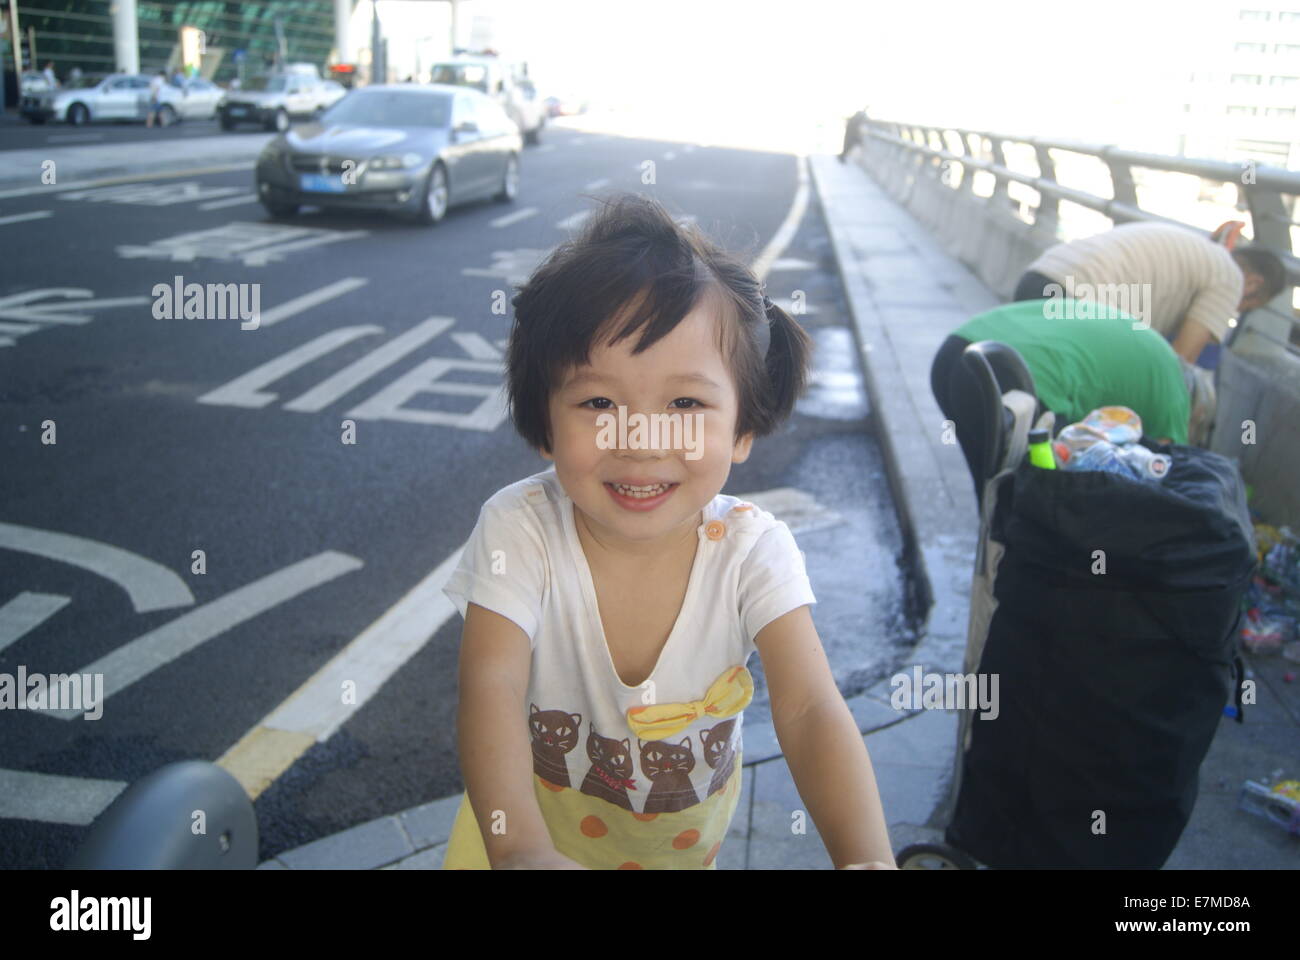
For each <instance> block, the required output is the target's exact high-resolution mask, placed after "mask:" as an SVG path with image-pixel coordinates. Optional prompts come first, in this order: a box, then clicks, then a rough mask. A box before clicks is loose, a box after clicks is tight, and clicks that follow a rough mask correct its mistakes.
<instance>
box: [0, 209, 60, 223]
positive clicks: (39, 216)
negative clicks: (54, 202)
mask: <svg viewBox="0 0 1300 960" xmlns="http://www.w3.org/2000/svg"><path fill="white" fill-rule="evenodd" d="M52 216H54V211H53V210H36V211H33V212H32V213H15V214H14V215H13V216H11V217H0V226H3V225H4V224H6V223H23V222H24V221H26V220H44V219H45V218H46V217H52Z"/></svg>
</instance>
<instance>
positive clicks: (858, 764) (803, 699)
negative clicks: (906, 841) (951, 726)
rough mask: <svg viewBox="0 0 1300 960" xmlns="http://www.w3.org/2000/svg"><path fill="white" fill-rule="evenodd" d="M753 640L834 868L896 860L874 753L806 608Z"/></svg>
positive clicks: (780, 729)
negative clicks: (838, 684) (873, 766)
mask: <svg viewBox="0 0 1300 960" xmlns="http://www.w3.org/2000/svg"><path fill="white" fill-rule="evenodd" d="M754 645H755V646H756V647H757V648H758V653H759V656H760V657H761V658H762V661H763V674H764V675H765V676H766V677H767V684H768V689H769V691H770V694H771V702H772V721H773V725H774V726H775V727H776V736H777V740H779V741H780V743H781V750H782V752H783V753H784V754H785V759H786V763H787V764H789V766H790V772H791V773H792V774H793V775H794V782H795V786H796V787H797V788H798V789H799V796H800V797H802V798H803V801H804V803H805V804H807V806H808V813H809V814H810V815H811V816H812V819H813V823H814V824H816V826H817V830H818V832H819V833H820V834H821V837H822V842H823V843H825V844H826V852H827V853H829V854H830V857H831V860H832V862H833V863H834V864H835V867H836V868H837V869H840V868H843V867H848V866H849V865H851V864H864V863H868V862H872V861H876V862H879V863H881V864H883V865H885V866H886V867H894V866H895V864H894V855H893V852H892V850H891V849H890V844H889V831H888V828H887V827H886V825H885V812H884V808H883V807H882V806H881V803H880V792H879V790H878V789H877V788H876V777H875V773H874V772H873V771H872V769H871V758H870V757H869V756H868V755H867V747H866V744H865V743H864V742H863V740H862V734H861V733H860V732H859V730H858V726H857V723H856V722H855V721H854V719H853V714H852V713H850V712H849V708H848V705H847V704H845V702H844V698H843V697H842V696H840V692H839V689H838V688H837V687H836V686H835V678H834V677H833V676H832V674H831V670H830V664H829V663H827V662H826V654H825V652H824V651H823V650H822V645H821V640H820V638H819V637H818V636H817V628H816V627H815V626H814V625H813V621H812V615H811V614H810V613H809V610H808V607H807V606H802V607H798V608H797V609H795V610H791V611H790V612H789V613H787V614H785V615H783V616H780V617H777V618H776V619H775V620H773V621H772V622H771V623H769V624H768V625H767V626H765V627H764V628H763V629H762V630H760V631H759V632H758V635H757V636H756V637H755V638H754Z"/></svg>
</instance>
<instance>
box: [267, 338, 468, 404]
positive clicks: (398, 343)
mask: <svg viewBox="0 0 1300 960" xmlns="http://www.w3.org/2000/svg"><path fill="white" fill-rule="evenodd" d="M455 322H456V321H455V320H453V319H452V318H451V317H430V318H429V319H428V320H425V321H423V322H421V323H419V324H417V325H416V326H414V327H412V328H411V329H410V330H407V331H406V332H405V333H403V334H401V335H400V336H397V337H394V338H393V339H392V340H390V341H388V343H385V344H384V345H383V346H381V347H378V348H376V349H374V350H372V351H371V352H370V353H367V354H366V355H365V356H364V357H362V358H361V359H360V360H357V361H356V362H354V363H351V364H349V365H348V366H346V367H344V368H343V369H342V370H340V371H339V372H338V373H336V374H334V375H333V376H332V377H329V378H328V379H326V380H324V381H322V382H321V383H318V384H317V385H316V386H314V387H312V388H311V389H310V390H308V391H307V392H306V393H304V394H303V395H302V396H300V397H297V398H296V399H294V400H291V401H289V402H288V403H286V404H285V405H284V409H286V410H296V411H298V412H299V413H315V412H317V411H318V410H323V409H325V408H326V407H328V406H329V405H330V404H331V403H333V402H334V401H335V400H337V399H339V398H340V397H342V396H343V395H344V394H346V393H348V392H350V391H352V390H354V389H356V388H357V387H358V386H360V385H361V384H362V383H365V382H366V381H367V380H369V379H370V378H371V377H373V376H374V375H375V374H377V373H378V372H379V371H380V370H383V369H384V368H385V367H389V366H392V365H393V364H394V363H396V362H397V361H398V360H401V359H402V358H403V357H404V356H406V355H407V354H408V353H411V352H412V351H414V350H418V349H419V348H420V347H422V346H423V345H424V344H426V343H428V342H429V341H430V340H432V339H433V338H434V337H436V336H438V335H439V334H440V333H442V332H443V331H444V330H446V329H447V328H448V327H450V326H452V325H453V324H454V323H455Z"/></svg>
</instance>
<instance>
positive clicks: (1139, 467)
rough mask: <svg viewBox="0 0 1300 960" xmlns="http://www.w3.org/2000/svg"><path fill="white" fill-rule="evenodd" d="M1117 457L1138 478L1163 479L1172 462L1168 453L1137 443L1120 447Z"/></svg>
mask: <svg viewBox="0 0 1300 960" xmlns="http://www.w3.org/2000/svg"><path fill="white" fill-rule="evenodd" d="M1119 457H1120V459H1122V460H1123V461H1124V463H1125V464H1127V466H1128V468H1129V469H1130V470H1132V471H1133V475H1134V476H1135V477H1137V478H1138V479H1140V480H1163V479H1164V478H1165V475H1166V474H1168V473H1169V467H1170V466H1171V465H1172V464H1173V462H1174V459H1173V457H1171V456H1169V454H1167V453H1156V452H1154V451H1152V450H1148V449H1147V448H1146V447H1144V446H1142V445H1140V444H1137V443H1126V444H1125V445H1124V446H1122V447H1120V448H1119Z"/></svg>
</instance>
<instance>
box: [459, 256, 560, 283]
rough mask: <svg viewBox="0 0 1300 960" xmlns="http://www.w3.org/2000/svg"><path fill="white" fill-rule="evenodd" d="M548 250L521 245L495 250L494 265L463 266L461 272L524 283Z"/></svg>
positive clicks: (466, 274)
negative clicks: (485, 266)
mask: <svg viewBox="0 0 1300 960" xmlns="http://www.w3.org/2000/svg"><path fill="white" fill-rule="evenodd" d="M548 252H549V251H547V250H534V249H533V248H531V247H520V248H518V249H515V250H493V251H492V266H491V267H489V268H486V269H485V268H483V267H461V269H460V272H461V274H462V275H463V276H466V277H500V278H501V279H503V280H505V281H507V282H508V283H516V284H520V283H523V282H524V281H525V280H527V279H528V276H529V274H531V273H532V272H533V270H534V268H536V266H537V265H538V264H539V263H541V262H542V258H543V257H545V256H546V254H547V253H548Z"/></svg>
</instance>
